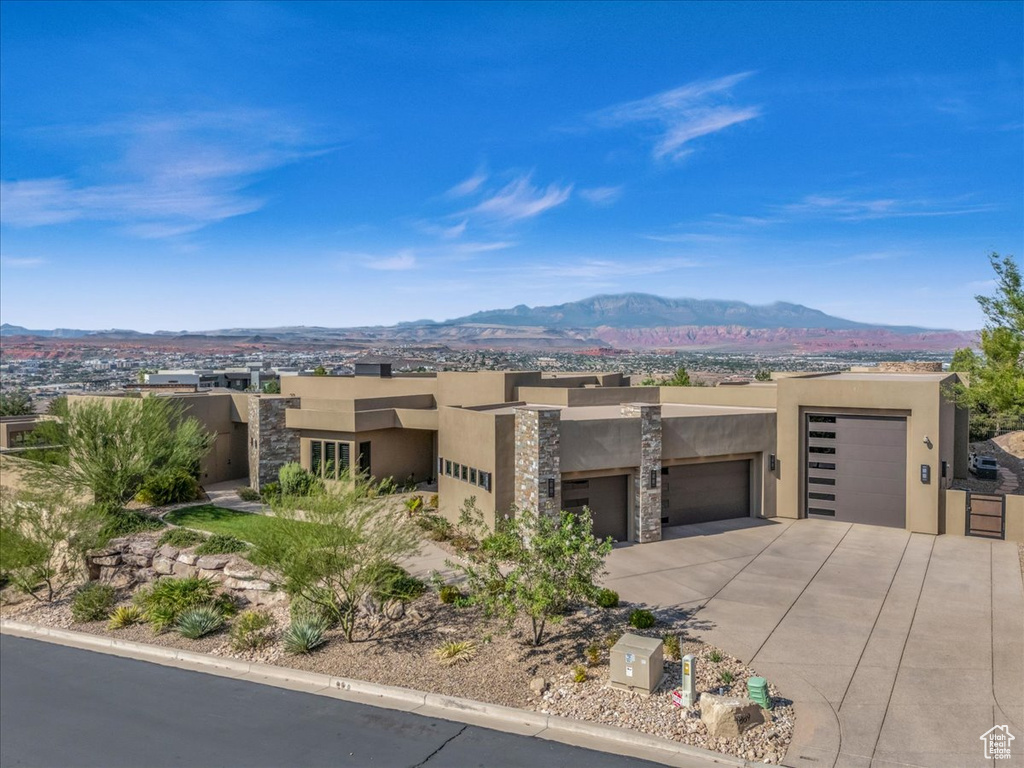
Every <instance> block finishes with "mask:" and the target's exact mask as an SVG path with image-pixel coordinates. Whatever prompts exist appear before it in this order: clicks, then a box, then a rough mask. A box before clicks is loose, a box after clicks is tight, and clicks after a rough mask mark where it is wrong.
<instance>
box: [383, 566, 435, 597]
mask: <svg viewBox="0 0 1024 768" xmlns="http://www.w3.org/2000/svg"><path fill="white" fill-rule="evenodd" d="M426 591H427V585H426V584H424V583H423V582H422V581H420V580H419V579H417V578H416V577H415V576H412V575H410V574H409V572H408V571H407V570H405V568H403V567H402V566H400V565H396V564H395V563H389V564H388V565H386V566H384V567H383V568H382V569H381V573H380V576H379V580H378V582H377V586H376V587H375V588H374V591H373V597H374V598H375V599H377V600H401V601H402V602H403V603H408V602H411V601H413V600H415V599H416V598H417V597H419V596H420V595H422V594H423V593H424V592H426Z"/></svg>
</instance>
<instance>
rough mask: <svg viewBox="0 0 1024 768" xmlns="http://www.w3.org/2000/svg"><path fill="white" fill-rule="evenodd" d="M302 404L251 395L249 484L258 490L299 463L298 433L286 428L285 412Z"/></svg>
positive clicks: (270, 396) (289, 400)
mask: <svg viewBox="0 0 1024 768" xmlns="http://www.w3.org/2000/svg"><path fill="white" fill-rule="evenodd" d="M300 403H301V400H300V398H298V397H281V396H277V395H249V485H251V486H252V487H253V488H254V489H256V490H257V491H258V490H260V489H261V488H262V487H263V486H265V485H266V484H267V483H276V482H277V473H278V472H279V471H280V470H281V467H283V466H284V465H285V464H287V463H288V462H290V461H298V460H299V433H298V431H296V430H294V429H288V428H287V427H286V426H285V411H286V410H287V409H288V408H298V407H299V405H300Z"/></svg>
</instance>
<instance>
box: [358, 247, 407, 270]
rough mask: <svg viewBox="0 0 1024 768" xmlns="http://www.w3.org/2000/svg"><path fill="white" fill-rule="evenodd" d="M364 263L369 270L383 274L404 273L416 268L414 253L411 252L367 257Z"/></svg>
mask: <svg viewBox="0 0 1024 768" xmlns="http://www.w3.org/2000/svg"><path fill="white" fill-rule="evenodd" d="M364 263H365V264H366V266H367V268H369V269H376V270H380V271H383V272H405V271H408V270H410V269H415V268H416V253H415V252H414V251H412V250H404V251H399V252H398V253H396V254H394V255H392V256H383V257H381V256H367V257H365V262H364Z"/></svg>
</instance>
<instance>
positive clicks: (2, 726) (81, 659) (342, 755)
mask: <svg viewBox="0 0 1024 768" xmlns="http://www.w3.org/2000/svg"><path fill="white" fill-rule="evenodd" d="M0 681H2V684H0V765H3V766H4V768H13V766H35V767H37V768H48V767H49V766H61V768H76V767H77V766H90V767H92V766H104V767H105V768H117V767H118V766H126V767H130V768H138V766H147V768H160V767H162V766H224V767H228V766H246V768H256V767H258V766H268V767H270V766H273V767H275V768H276V767H277V766H303V768H313V767H314V766H332V768H333V767H337V766H353V767H358V768H365V767H366V766H381V767H382V768H387V767H388V766H403V767H408V768H418V767H419V766H428V767H432V766H438V768H440V767H442V766H443V767H444V768H458V767H459V766H467V767H468V766H487V767H488V768H492V767H496V766H538V767H539V766H545V768H547V766H587V767H588V768H591V767H593V768H641V766H651V765H652V764H651V763H648V762H645V761H642V760H635V759H630V758H625V757H620V756H617V755H609V754H605V753H600V752H593V751H591V750H587V749H580V748H577V747H570V746H567V745H564V744H558V743H554V742H550V741H545V740H543V739H535V738H529V737H524V736H515V735H511V734H506V733H499V732H497V731H491V730H486V729H483V728H477V727H475V726H468V725H463V724H461V723H453V722H450V721H447V720H440V719H435V718H429V717H423V716H420V715H413V714H409V713H405V712H399V711H394V710H388V709H381V708H378V707H372V706H367V705H363V704H354V703H352V702H346V701H339V700H337V699H333V698H330V697H328V696H317V695H312V694H308V693H298V692H294V691H288V690H284V689H281V688H274V687H270V686H266V685H259V684H256V683H250V682H244V681H241V680H232V679H230V678H225V677H217V676H214V675H209V674H202V673H199V672H189V671H185V670H180V669H173V668H169V667H162V666H158V665H155V664H149V663H146V662H141V661H134V660H130V659H122V658H117V657H114V656H107V655H103V654H99V653H91V652H89V651H82V650H77V649H72V648H65V647H62V646H58V645H52V644H49V643H43V642H39V641H36V640H26V639H22V638H16V637H10V636H7V635H4V636H0Z"/></svg>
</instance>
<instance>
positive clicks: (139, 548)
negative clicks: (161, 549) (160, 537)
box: [128, 539, 156, 557]
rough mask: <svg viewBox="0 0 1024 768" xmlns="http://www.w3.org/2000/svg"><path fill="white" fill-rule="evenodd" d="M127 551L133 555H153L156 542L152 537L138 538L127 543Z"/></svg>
mask: <svg viewBox="0 0 1024 768" xmlns="http://www.w3.org/2000/svg"><path fill="white" fill-rule="evenodd" d="M128 551H129V552H131V553H132V554H133V555H143V556H144V557H153V555H155V554H156V543H155V542H154V541H153V540H152V539H138V540H137V541H133V542H132V543H131V544H129V545H128Z"/></svg>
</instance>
